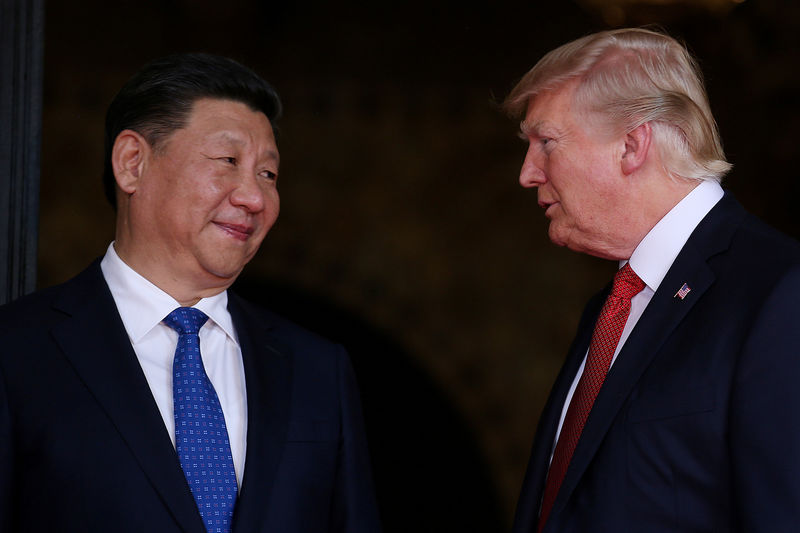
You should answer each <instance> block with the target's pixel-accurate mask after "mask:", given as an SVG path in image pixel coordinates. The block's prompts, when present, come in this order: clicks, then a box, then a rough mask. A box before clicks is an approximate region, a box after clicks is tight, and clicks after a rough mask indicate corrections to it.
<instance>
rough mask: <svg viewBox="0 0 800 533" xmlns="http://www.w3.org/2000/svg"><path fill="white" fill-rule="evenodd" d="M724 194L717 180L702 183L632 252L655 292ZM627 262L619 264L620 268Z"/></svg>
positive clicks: (633, 264)
mask: <svg viewBox="0 0 800 533" xmlns="http://www.w3.org/2000/svg"><path fill="white" fill-rule="evenodd" d="M723 195H724V192H723V190H722V187H721V186H720V185H719V183H717V182H716V181H703V182H701V183H700V184H699V185H698V186H697V187H695V188H694V189H693V190H692V192H690V193H689V194H687V195H686V196H685V197H684V198H683V200H681V201H680V202H678V204H677V205H675V207H673V208H672V209H671V210H670V211H669V213H667V214H666V215H664V217H663V218H662V219H661V220H659V221H658V224H656V225H655V226H653V229H651V230H650V231H649V232H648V233H647V235H645V237H644V239H642V242H640V243H639V245H638V246H637V247H636V249H635V250H634V251H633V254H632V255H631V258H630V263H631V267H632V268H633V270H634V272H636V274H638V275H639V277H640V278H641V279H642V281H644V282H645V283H646V284H647V286H648V287H650V288H651V289H652V290H653V291H656V290H658V286H659V285H660V284H661V282H662V281H663V280H664V276H666V275H667V271H668V270H669V268H670V267H671V266H672V263H673V262H674V261H675V258H676V257H678V254H679V253H680V251H681V249H682V248H683V246H684V245H685V244H686V241H688V240H689V237H690V236H691V234H692V232H693V231H694V229H695V228H696V227H697V225H698V224H699V223H700V221H701V220H703V218H704V217H705V216H706V215H707V214H708V212H709V211H711V209H712V208H713V207H714V206H715V205H716V204H717V202H719V201H720V199H721V198H722V196H723ZM625 263H626V261H620V267H622V266H623V265H624V264H625Z"/></svg>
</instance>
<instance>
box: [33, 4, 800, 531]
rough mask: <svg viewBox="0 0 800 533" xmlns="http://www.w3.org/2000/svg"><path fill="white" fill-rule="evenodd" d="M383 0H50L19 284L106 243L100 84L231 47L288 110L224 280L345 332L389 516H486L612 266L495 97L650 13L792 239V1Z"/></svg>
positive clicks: (426, 527) (752, 202)
mask: <svg viewBox="0 0 800 533" xmlns="http://www.w3.org/2000/svg"><path fill="white" fill-rule="evenodd" d="M401 4H402V5H401ZM706 4H707V5H706ZM389 5H390V4H388V3H387V4H386V5H384V4H383V3H379V2H373V3H364V4H363V5H356V4H343V3H339V2H337V3H328V2H323V1H321V0H308V1H305V2H294V3H290V2H281V3H276V2H259V1H256V0H227V1H225V2H218V1H211V0H170V1H149V0H141V1H137V2H131V1H119V2H104V1H100V0H85V1H83V2H66V1H65V0H58V1H57V0H52V1H50V2H48V4H47V7H46V9H47V11H46V40H45V92H44V127H43V145H42V148H43V168H42V179H41V196H42V199H41V234H40V252H39V285H40V286H45V285H51V284H53V283H57V282H60V281H63V280H65V279H67V278H68V277H70V276H72V275H73V274H75V273H76V272H78V271H79V270H80V269H81V268H83V266H84V265H86V264H87V263H88V262H89V261H90V260H91V259H92V258H94V257H96V256H98V255H101V254H102V253H103V252H104V250H105V248H106V246H107V245H108V243H109V242H110V240H111V239H112V237H113V222H114V221H113V215H112V212H111V210H110V208H109V207H107V206H106V205H105V203H104V200H103V196H102V192H101V186H100V174H101V169H102V160H101V158H102V121H103V114H104V111H105V107H106V106H107V105H108V103H109V101H110V100H111V98H112V97H113V95H114V93H115V92H116V90H117V89H118V88H119V87H120V85H121V84H122V83H123V82H124V81H125V80H126V79H127V78H128V77H129V76H130V75H131V74H132V73H133V72H134V71H135V70H136V69H137V68H138V67H139V66H141V65H142V64H143V63H144V62H146V61H147V60H149V59H152V58H153V57H156V56H160V55H163V54H166V53H170V52H179V51H207V52H214V53H221V54H226V55H230V56H232V57H235V58H237V59H239V60H240V61H242V62H243V63H245V64H247V65H249V66H251V67H253V68H254V69H255V70H256V71H258V72H259V73H261V74H262V75H263V76H264V77H265V78H266V79H268V80H269V81H270V82H271V83H273V84H274V85H275V86H276V88H277V89H278V91H279V92H280V93H281V95H282V97H283V100H284V103H285V109H286V111H285V117H284V119H283V120H282V121H281V122H280V123H279V128H280V137H279V147H280V150H281V156H282V164H281V178H280V191H281V198H282V214H281V218H280V221H279V223H278V225H277V226H276V227H275V228H274V229H273V230H272V232H271V233H270V235H269V236H268V237H267V240H266V241H265V244H264V246H263V247H262V250H261V252H260V253H259V255H258V256H257V257H256V259H254V261H253V263H252V264H251V265H250V266H249V267H248V269H246V274H245V275H244V276H243V279H242V280H241V283H239V290H240V291H241V292H242V293H244V295H245V296H247V297H250V298H252V299H254V300H257V301H260V302H261V303H263V304H264V305H267V306H271V307H273V308H275V309H276V310H278V311H281V312H283V313H285V314H287V315H289V316H291V317H293V318H295V319H296V320H297V321H299V322H301V323H303V324H305V325H307V326H308V327H311V328H312V329H315V330H317V331H320V332H323V333H325V334H326V335H328V336H330V337H332V338H334V339H336V340H339V341H341V342H343V343H344V344H345V345H346V346H347V347H348V349H349V350H350V352H351V354H352V357H353V360H354V364H355V367H356V371H357V373H358V375H359V379H360V382H361V388H362V395H363V400H364V402H365V411H366V418H367V424H368V429H369V437H370V444H371V447H372V450H373V461H374V463H375V475H376V480H377V484H378V491H379V499H380V502H381V508H382V511H383V515H384V520H385V521H386V526H387V527H386V530H387V531H388V532H391V531H411V530H415V531H442V530H445V531H452V530H457V529H462V530H465V531H499V530H503V529H505V528H506V527H507V526H508V524H509V523H510V520H511V516H512V513H513V508H514V504H515V502H516V496H517V491H518V488H519V486H520V483H521V480H522V476H523V473H524V468H525V464H526V460H527V454H528V449H529V446H530V442H531V440H532V437H533V433H534V430H535V425H536V421H537V418H538V416H539V412H540V410H541V408H542V405H543V403H544V400H545V398H546V395H547V393H548V391H549V387H550V384H551V383H552V380H553V379H554V376H555V373H556V372H557V370H558V368H559V366H560V363H561V361H562V358H563V356H564V354H565V352H566V349H567V347H568V344H569V341H570V338H571V336H572V334H573V330H574V328H575V327H576V324H577V319H578V316H579V313H580V311H581V309H582V306H583V304H584V302H585V300H586V299H587V298H588V296H589V295H590V294H592V293H593V292H594V291H595V290H597V289H598V288H600V287H601V286H602V285H604V284H605V283H606V281H607V280H608V279H610V277H611V275H612V272H613V270H614V265H613V264H610V263H608V262H603V261H599V260H596V259H593V258H589V257H584V256H579V255H576V254H573V253H572V252H569V251H566V250H563V249H559V248H556V247H555V246H553V245H552V244H550V243H549V242H548V241H547V238H546V224H545V222H546V221H545V219H544V218H543V216H542V213H541V211H540V210H539V208H538V207H537V205H536V196H535V192H532V191H524V190H522V189H521V188H519V186H518V185H517V172H518V170H519V165H520V163H521V161H522V157H523V154H524V150H525V146H524V145H523V144H522V143H521V142H520V141H519V140H518V139H517V138H516V131H517V126H516V124H515V123H514V122H512V121H510V120H508V119H507V118H506V117H504V116H503V115H502V114H501V113H500V112H499V111H498V110H497V105H496V103H497V101H498V100H501V99H502V97H503V96H504V95H505V94H506V93H507V92H508V90H509V89H510V88H511V87H512V86H513V84H514V82H515V81H516V80H518V79H519V78H520V77H521V76H522V74H524V72H525V71H526V70H528V69H529V68H530V67H531V66H532V65H533V64H534V63H535V61H536V60H537V59H538V58H539V57H540V56H541V55H542V54H543V53H545V52H546V51H548V50H549V49H551V48H553V47H555V46H558V45H560V44H562V43H564V42H566V41H567V40H570V39H573V38H577V37H579V36H581V35H583V34H585V33H588V32H590V31H594V30H600V29H606V28H608V27H612V26H616V25H623V24H625V25H639V24H645V23H652V22H657V23H660V24H661V25H662V26H663V27H665V28H666V29H667V30H668V31H669V32H670V33H671V34H673V35H675V36H677V37H679V38H681V39H683V40H685V42H686V43H687V44H688V46H689V47H690V49H691V50H693V52H694V53H695V54H696V55H697V56H699V58H700V62H701V66H702V68H703V70H704V72H705V73H706V76H707V85H708V90H709V93H710V96H711V102H712V108H713V110H714V112H715V114H716V116H717V118H718V121H719V124H720V128H721V131H722V136H723V139H724V142H725V147H726V152H727V154H728V156H729V158H730V160H731V161H732V162H733V163H734V165H735V169H734V171H733V173H732V174H731V175H730V176H729V178H728V179H727V180H726V187H728V188H729V189H730V190H732V191H734V193H735V194H736V195H737V196H738V197H739V199H740V200H741V201H742V203H744V204H745V206H746V207H748V208H749V209H750V210H751V211H752V212H754V213H756V214H758V215H760V216H762V217H763V218H765V219H766V220H767V221H769V222H770V223H772V224H773V225H775V226H778V227H779V228H781V229H783V230H784V231H786V232H787V233H790V234H792V235H794V236H796V237H797V236H800V221H799V220H798V216H797V214H796V213H797V210H796V208H795V204H796V203H797V193H798V187H799V186H798V183H797V180H796V178H795V169H796V167H797V166H798V163H800V153H799V152H798V150H797V149H796V147H795V145H796V143H797V139H798V135H797V130H798V126H800V104H798V98H797V94H798V93H797V89H798V87H799V86H800V69H798V66H797V60H798V52H800V42H799V38H798V35H800V6H798V5H796V3H795V2H793V1H792V0H748V1H744V2H731V1H729V0H708V2H700V1H699V0H697V1H692V2H689V1H686V2H680V1H677V2H667V1H664V0H661V1H657V0H650V1H649V2H648V1H644V2H642V1H634V0H618V1H617V2H612V1H610V0H609V1H604V2H599V1H590V0H583V1H582V2H575V1H563V2H562V1H558V2H535V1H528V2H522V1H511V2H493V3H488V2H487V3H484V4H482V5H473V6H472V7H467V4H466V3H463V2H452V1H450V2H448V1H444V2H438V3H435V4H434V3H431V2H422V1H417V0H412V1H410V2H404V3H394V4H391V5H390V6H391V7H387V6H389ZM598 6H600V7H598Z"/></svg>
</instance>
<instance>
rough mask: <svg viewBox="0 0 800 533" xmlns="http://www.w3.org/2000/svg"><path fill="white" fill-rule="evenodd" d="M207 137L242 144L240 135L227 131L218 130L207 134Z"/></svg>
mask: <svg viewBox="0 0 800 533" xmlns="http://www.w3.org/2000/svg"><path fill="white" fill-rule="evenodd" d="M209 138H211V139H216V140H221V141H227V142H229V143H231V144H239V145H241V144H244V141H243V140H242V139H241V138H240V137H238V136H237V135H234V134H232V133H231V132H229V131H219V132H217V133H212V134H211V135H209Z"/></svg>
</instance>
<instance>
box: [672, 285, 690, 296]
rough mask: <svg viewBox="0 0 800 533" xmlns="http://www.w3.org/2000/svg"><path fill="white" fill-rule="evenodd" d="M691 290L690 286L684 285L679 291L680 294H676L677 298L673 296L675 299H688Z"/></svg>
mask: <svg viewBox="0 0 800 533" xmlns="http://www.w3.org/2000/svg"><path fill="white" fill-rule="evenodd" d="M691 290H692V289H690V288H689V285H687V284H686V283H684V284H683V286H682V287H681V288H680V289H678V292H676V293H675V296H673V298H680V299H681V300H683V299H684V298H686V295H687V294H689V292H690V291H691Z"/></svg>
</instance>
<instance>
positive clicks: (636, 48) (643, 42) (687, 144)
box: [503, 28, 731, 182]
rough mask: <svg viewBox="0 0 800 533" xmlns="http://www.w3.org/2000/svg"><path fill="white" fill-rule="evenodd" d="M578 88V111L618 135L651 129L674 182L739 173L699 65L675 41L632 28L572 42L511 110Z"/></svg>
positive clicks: (520, 90) (508, 105) (547, 59)
mask: <svg viewBox="0 0 800 533" xmlns="http://www.w3.org/2000/svg"><path fill="white" fill-rule="evenodd" d="M575 80H577V82H578V86H577V89H576V91H575V95H574V99H575V103H576V105H577V106H578V107H580V108H582V109H585V110H588V111H591V112H595V113H598V114H599V116H600V117H602V119H603V121H604V123H605V124H607V125H608V126H610V127H611V129H612V131H613V132H614V133H627V132H629V131H633V130H634V129H636V128H637V127H639V126H641V125H642V124H645V123H647V122H649V123H650V126H651V129H652V131H653V145H654V146H655V147H656V149H657V150H658V152H659V155H660V157H661V161H662V164H663V166H664V170H665V171H666V172H667V173H668V174H669V175H670V176H672V177H675V178H683V179H690V180H713V181H717V182H719V181H721V180H722V177H723V176H724V175H725V174H726V173H727V172H728V171H729V170H730V169H731V164H730V163H728V162H727V161H726V160H725V154H724V153H723V151H722V144H721V141H720V137H719V131H718V130H717V124H716V122H715V120H714V117H713V116H712V115H711V109H710V107H709V104H708V97H707V96H706V91H705V88H704V86H703V80H702V75H701V74H700V70H699V68H698V66H697V63H696V62H695V60H694V59H693V58H692V56H691V55H690V54H689V52H688V51H687V50H686V48H685V47H684V46H683V45H681V44H680V43H678V42H677V41H676V40H675V39H673V38H672V37H669V36H668V35H665V34H663V33H659V32H655V31H651V30H647V29H641V28H626V29H618V30H611V31H604V32H600V33H594V34H592V35H588V36H586V37H582V38H580V39H577V40H575V41H572V42H569V43H567V44H565V45H563V46H560V47H559V48H556V49H555V50H553V51H551V52H549V53H548V54H547V55H545V56H544V57H543V58H542V59H541V60H540V61H539V62H538V63H536V65H535V66H534V67H533V68H532V69H531V70H530V71H529V72H528V73H527V74H525V76H524V77H523V78H522V80H520V82H519V83H518V84H517V85H516V86H515V87H514V88H513V89H512V91H511V93H510V94H509V95H508V97H507V98H506V100H505V102H504V103H503V107H504V109H505V110H506V111H507V112H508V113H509V114H511V115H512V116H515V117H521V116H522V115H524V113H525V110H526V108H527V105H528V103H529V102H530V101H531V99H532V98H535V97H536V95H537V94H539V93H541V92H543V91H548V90H557V89H559V88H561V87H562V86H563V85H565V84H566V83H568V82H572V81H575Z"/></svg>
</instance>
